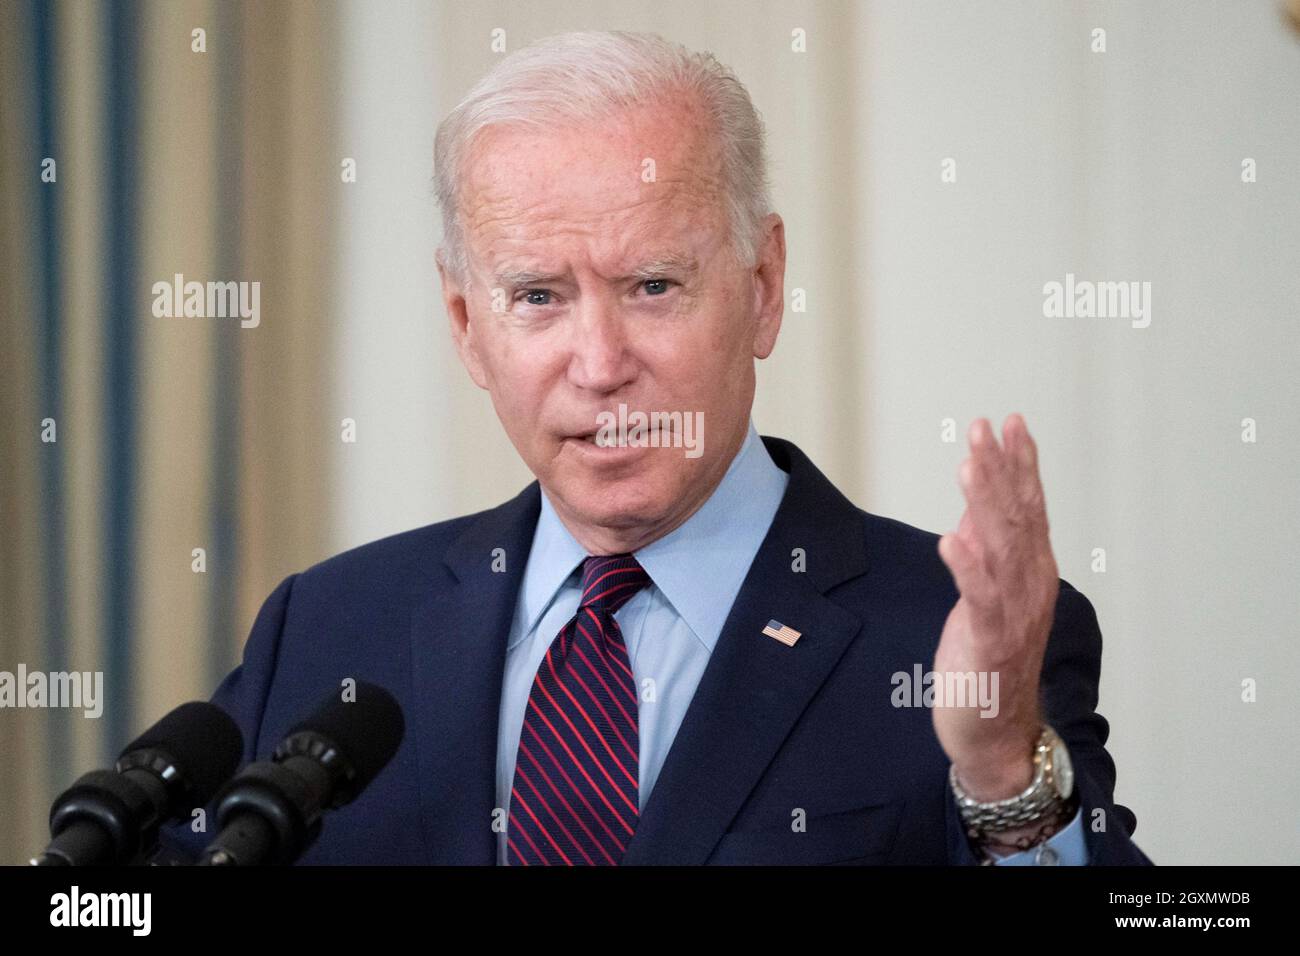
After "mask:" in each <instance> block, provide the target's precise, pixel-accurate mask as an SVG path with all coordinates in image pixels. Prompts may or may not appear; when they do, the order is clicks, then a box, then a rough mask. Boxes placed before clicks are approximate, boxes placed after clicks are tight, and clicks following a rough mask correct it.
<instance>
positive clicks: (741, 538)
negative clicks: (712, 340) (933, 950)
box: [496, 421, 1086, 866]
mask: <svg viewBox="0 0 1300 956" xmlns="http://www.w3.org/2000/svg"><path fill="white" fill-rule="evenodd" d="M789 480H790V476H789V475H787V474H786V473H785V472H784V471H782V470H781V469H780V468H778V467H777V466H776V464H775V462H773V461H772V458H771V456H770V455H768V453H767V449H766V448H765V447H763V442H762V439H760V438H759V435H758V432H757V431H756V430H755V428H754V423H753V422H752V421H751V422H750V423H749V433H748V434H747V435H746V437H745V441H744V443H743V444H742V445H741V448H740V451H739V452H738V453H737V454H736V457H735V458H734V459H733V460H732V462H731V465H730V467H728V469H727V473H726V475H724V476H723V479H722V481H721V482H720V483H719V485H718V487H717V489H716V490H715V491H714V492H713V494H712V495H711V496H710V497H709V499H708V501H706V502H705V503H704V505H703V506H702V507H701V508H700V509H699V510H698V511H696V512H695V514H693V515H691V517H690V518H688V519H687V520H686V521H685V522H684V523H683V524H682V525H681V526H680V527H678V528H677V529H676V530H675V531H673V532H671V533H670V534H668V535H665V536H664V537H662V538H660V539H659V540H658V541H654V542H652V543H651V544H648V545H646V546H645V547H644V548H642V549H640V550H639V551H637V552H635V557H636V559H637V561H639V562H640V564H641V567H643V568H644V569H645V571H646V573H647V574H649V575H650V580H651V582H652V583H651V584H650V585H648V586H647V587H646V588H644V589H642V590H641V591H639V592H638V593H637V594H636V596H635V597H633V598H632V599H631V600H630V601H628V602H627V603H626V604H625V605H623V607H622V608H620V609H619V610H618V612H617V613H615V615H614V619H615V620H617V621H618V625H619V629H620V630H621V631H622V632H623V640H624V642H625V643H626V644H627V652H628V658H629V660H630V662H631V664H632V674H633V676H634V677H635V679H636V686H637V689H638V693H639V695H640V700H639V710H638V714H637V724H638V732H639V734H640V805H641V809H643V810H644V809H645V805H646V801H647V800H648V799H649V798H650V793H651V791H652V790H653V789H654V785H655V780H656V779H657V778H658V776H659V771H660V769H661V768H662V767H663V764H664V760H665V758H667V756H668V751H669V749H670V748H671V747H672V744H673V738H674V737H675V736H676V735H677V728H678V727H680V726H681V723H682V720H683V719H684V718H685V717H686V710H687V708H688V707H690V704H691V698H692V697H694V696H695V689H696V687H697V686H698V685H699V682H700V678H701V677H702V676H703V675H704V669H705V668H706V667H707V666H708V663H709V655H710V654H712V653H713V647H714V645H715V644H716V643H717V641H718V637H719V635H721V633H722V626H723V624H724V623H725V622H726V619H727V615H728V613H729V612H730V611H731V605H732V604H733V603H735V600H736V595H737V594H739V593H740V587H741V585H742V584H743V583H744V580H745V576H746V575H747V574H748V573H749V566H750V565H751V564H752V563H753V560H754V556H755V555H756V554H757V553H758V549H759V546H760V545H761V544H762V543H763V539H764V538H765V537H766V536H767V531H768V528H769V527H771V524H772V519H773V518H774V517H775V516H776V512H777V509H778V508H779V507H780V505H781V499H782V497H783V496H784V495H785V488H786V484H787V483H788V482H789ZM586 557H587V552H586V551H585V550H584V549H583V547H582V545H580V544H578V542H577V541H576V540H574V538H573V535H571V534H570V533H569V531H568V529H567V528H565V527H564V524H563V522H561V521H560V519H559V517H558V516H557V515H556V513H555V509H554V508H553V507H552V506H551V503H550V501H549V500H548V499H547V497H546V494H545V492H543V493H542V504H541V514H540V515H539V517H538V520H537V531H536V533H535V534H534V536H533V545H532V549H531V550H530V551H529V554H528V564H527V567H526V568H525V570H524V580H523V583H522V585H521V586H520V589H519V599H518V602H517V604H516V606H515V615H514V620H513V622H512V623H511V627H510V637H509V642H508V644H507V650H506V665H505V680H504V685H503V687H502V693H501V712H500V722H499V730H498V737H497V804H496V805H497V806H498V807H501V808H503V809H505V810H506V811H507V814H508V813H509V807H510V788H511V785H512V784H513V782H514V775H515V758H516V756H517V754H518V751H519V737H520V734H521V732H522V730H523V723H524V712H525V710H526V709H527V707H528V695H529V692H530V691H531V690H532V685H533V678H534V677H535V676H536V675H537V668H538V667H539V666H541V663H542V658H544V657H545V656H546V650H547V648H549V647H550V646H551V644H552V642H553V641H554V640H555V637H556V635H557V634H559V633H560V629H561V628H563V627H564V625H565V624H567V623H568V622H569V620H570V619H571V618H572V617H573V616H574V615H575V614H576V613H577V611H578V602H579V600H580V598H581V595H582V589H581V586H580V585H581V581H580V579H579V576H578V571H579V567H580V565H581V564H582V561H583V559H584V558H586ZM506 839H507V834H506V833H505V832H502V833H500V834H498V837H497V862H498V863H499V864H501V865H505V864H506V862H507V843H506ZM1047 845H1048V846H1050V847H1051V849H1052V850H1053V851H1054V852H1055V853H1056V854H1057V855H1058V856H1059V858H1060V859H1059V862H1060V863H1062V864H1069V865H1079V864H1082V863H1083V862H1085V859H1086V855H1085V849H1084V842H1083V829H1082V823H1081V822H1080V815H1079V814H1076V815H1075V819H1074V820H1073V821H1072V822H1071V823H1070V825H1069V826H1068V827H1067V828H1066V829H1065V830H1062V831H1061V832H1060V833H1058V834H1057V835H1056V836H1054V837H1052V839H1051V840H1049V841H1047ZM1037 850H1038V848H1037V847H1035V848H1034V849H1031V850H1027V851H1025V852H1023V853H1017V854H1016V855H1015V856H1012V857H1007V858H1006V859H1004V860H1001V861H1000V865H1003V866H1006V865H1017V864H1032V863H1034V862H1035V860H1034V857H1035V853H1036V851H1037Z"/></svg>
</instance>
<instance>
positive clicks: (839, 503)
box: [623, 438, 867, 866]
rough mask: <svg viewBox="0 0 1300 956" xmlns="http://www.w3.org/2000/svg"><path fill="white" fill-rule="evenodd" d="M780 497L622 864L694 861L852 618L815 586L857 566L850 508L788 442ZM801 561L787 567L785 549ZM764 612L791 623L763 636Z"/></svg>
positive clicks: (859, 536)
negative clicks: (785, 637)
mask: <svg viewBox="0 0 1300 956" xmlns="http://www.w3.org/2000/svg"><path fill="white" fill-rule="evenodd" d="M763 441H764V443H765V444H766V445H767V448H768V451H769V452H770V453H771V455H772V457H773V459H774V460H775V461H776V463H777V464H778V465H779V466H780V467H782V468H784V469H785V470H787V471H788V472H789V473H790V482H789V484H788V485H787V487H786V493H785V497H784V498H783V499H782V502H781V506H780V508H779V509H778V511H777V514H776V517H775V518H774V519H773V522H772V527H771V528H770V529H769V531H768V534H767V536H766V538H765V539H764V541H763V544H762V546H761V547H760V548H759V552H758V554H757V556H756V557H755V559H754V563H753V565H752V566H751V568H750V571H749V574H748V575H747V576H746V578H745V581H744V584H743V585H742V586H741V589H740V593H739V594H738V595H737V598H736V601H735V604H734V605H733V606H732V608H731V612H730V614H729V615H728V617H727V622H726V624H725V625H724V626H723V630H722V634H721V635H720V636H719V638H718V643H717V645H716V646H715V647H714V651H713V655H712V656H711V657H710V659H709V664H708V666H707V668H706V669H705V672H704V676H703V677H702V678H701V680H700V684H699V687H698V689H697V690H696V692H695V696H694V698H693V699H692V701H691V704H690V707H689V708H688V709H687V712H686V716H685V718H684V719H683V721H682V725H681V727H680V729H679V730H678V732H677V736H676V738H675V740H674V741H673V745H672V747H671V749H670V750H669V752H668V756H667V758H666V760H665V762H664V766H663V769H662V770H661V771H660V774H659V778H658V780H657V782H656V783H655V789H654V792H653V793H652V794H651V795H650V799H649V802H648V803H647V804H646V807H645V810H644V812H643V813H642V814H641V819H640V822H639V823H638V824H637V829H636V833H635V834H634V835H633V838H632V841H631V842H630V843H629V844H628V848H627V852H626V854H625V855H624V858H623V863H624V865H628V866H634V865H639V864H680V865H694V864H700V863H703V862H705V860H706V859H707V858H708V856H709V854H710V853H711V852H712V850H713V847H714V846H715V845H716V844H717V842H718V840H719V839H720V838H721V837H722V835H723V834H724V833H725V832H726V829H727V826H728V824H729V823H730V822H731V820H732V819H733V818H734V817H735V815H736V813H737V812H739V810H740V808H741V806H742V805H743V803H744V801H745V798H746V797H747V796H748V795H749V793H750V792H751V791H752V790H753V788H754V786H755V785H756V784H757V783H758V781H759V779H760V778H761V777H762V775H763V772H764V770H765V769H766V768H767V766H768V764H769V763H770V762H771V760H772V757H773V756H774V755H775V753H776V751H777V749H778V748H779V747H780V745H781V743H782V741H783V740H784V739H785V738H786V736H787V735H788V734H789V732H790V730H791V728H792V727H793V726H794V723H795V721H796V720H797V719H798V717H799V715H800V714H801V713H802V712H803V710H804V708H805V707H806V706H807V704H808V702H809V700H810V699H811V698H812V696H813V695H814V694H815V693H816V692H817V689H818V688H819V687H820V686H821V685H822V683H823V682H824V681H825V680H826V678H827V676H828V675H829V674H830V672H831V670H832V669H833V668H834V667H835V663H836V662H837V661H838V660H839V658H840V656H841V655H842V654H843V653H844V651H845V649H846V648H847V646H848V644H849V642H850V641H852V640H853V638H854V637H855V636H856V635H857V634H858V632H859V631H860V630H861V628H862V622H861V621H860V620H859V619H858V618H857V617H855V616H854V615H852V614H850V613H848V612H847V611H845V610H843V609H842V608H840V607H839V606H838V605H836V604H835V603H834V602H832V601H830V600H828V599H827V598H826V597H825V596H824V595H825V593H826V592H827V591H829V590H830V589H831V588H833V587H835V586H836V585H837V584H840V583H842V582H844V581H847V580H849V579H851V578H854V577H857V576H859V575H861V574H862V573H864V572H865V570H866V566H867V558H866V551H865V543H864V534H863V531H862V521H861V517H860V513H859V512H858V511H857V509H856V508H855V507H854V506H853V504H852V503H851V502H849V501H848V500H847V499H846V498H844V496H843V495H841V494H840V493H839V491H837V490H836V489H835V487H834V486H833V485H832V484H831V483H830V482H829V481H828V480H827V479H826V478H825V476H823V475H822V474H821V472H819V471H818V470H817V469H816V468H815V467H814V466H813V464H812V463H811V462H810V461H809V460H808V459H807V457H805V456H804V455H803V453H802V452H800V451H799V450H798V449H797V448H795V447H794V446H793V445H791V444H790V443H789V442H784V441H781V440H780V439H772V438H764V439H763ZM796 548H798V549H802V552H803V554H804V555H805V556H806V561H807V564H806V569H805V570H803V571H797V570H794V562H795V556H794V552H795V549H796ZM772 619H775V620H777V621H779V622H781V623H782V624H786V625H789V626H790V627H793V628H794V629H795V630H797V631H800V632H802V636H801V637H800V638H799V640H798V641H797V642H796V643H795V645H794V646H793V647H787V646H786V645H785V644H783V643H781V642H779V641H777V640H774V639H773V638H770V637H767V636H766V635H764V634H763V633H762V630H763V626H764V625H765V624H767V622H768V621H769V620H772Z"/></svg>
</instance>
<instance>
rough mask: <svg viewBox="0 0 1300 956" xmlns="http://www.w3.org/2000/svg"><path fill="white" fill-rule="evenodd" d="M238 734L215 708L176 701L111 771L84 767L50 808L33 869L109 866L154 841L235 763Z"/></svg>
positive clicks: (198, 803) (206, 796)
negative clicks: (47, 839) (45, 841)
mask: <svg viewBox="0 0 1300 956" xmlns="http://www.w3.org/2000/svg"><path fill="white" fill-rule="evenodd" d="M243 749H244V740H243V736H242V735H241V734H240V732H239V727H238V725H237V724H236V723H235V721H234V720H233V719H232V718H231V717H230V715H229V714H227V713H226V712H225V711H224V710H222V709H221V708H220V707H217V706H216V705H215V704H209V703H207V702H204V701H191V702H190V703H188V704H181V705H180V706H179V707H177V708H176V709H175V710H173V711H172V712H171V713H169V714H167V716H165V717H163V719H162V720H160V721H158V722H157V723H156V724H154V725H153V726H152V727H150V728H149V729H148V730H146V731H145V732H144V733H143V734H141V735H140V736H139V737H137V738H136V739H135V740H134V741H133V742H132V743H130V744H128V745H127V747H126V749H125V750H123V751H122V755H121V756H120V757H118V759H117V764H116V767H115V769H114V770H92V771H91V772H90V773H88V774H85V775H84V776H82V777H79V778H78V779H77V780H76V781H75V782H74V783H73V784H72V786H71V787H69V788H68V789H67V790H65V791H63V793H61V794H59V796H58V798H57V799H56V800H55V801H54V805H53V806H52V807H51V808H50V836H52V837H53V838H54V839H53V840H52V842H51V843H50V845H49V846H48V847H47V848H46V850H45V852H44V853H42V854H41V855H40V856H38V857H35V858H34V859H32V860H31V861H30V862H31V864H32V865H33V866H111V865H120V864H123V863H128V862H130V861H131V860H134V859H135V858H136V857H138V856H139V855H141V854H147V853H151V852H153V850H155V849H156V848H157V845H158V827H159V826H160V825H161V824H162V823H164V822H166V821H168V820H171V819H173V818H174V817H175V818H178V817H181V816H183V815H184V814H185V813H186V812H187V811H189V810H192V809H193V808H195V807H201V806H203V805H205V804H206V803H207V802H208V801H209V800H211V799H212V796H213V794H215V793H216V792H217V789H218V788H219V787H220V786H221V784H222V783H223V782H224V781H226V780H228V779H230V775H231V774H233V773H234V772H235V770H236V769H237V768H238V767H239V759H240V755H241V753H242V752H243Z"/></svg>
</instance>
